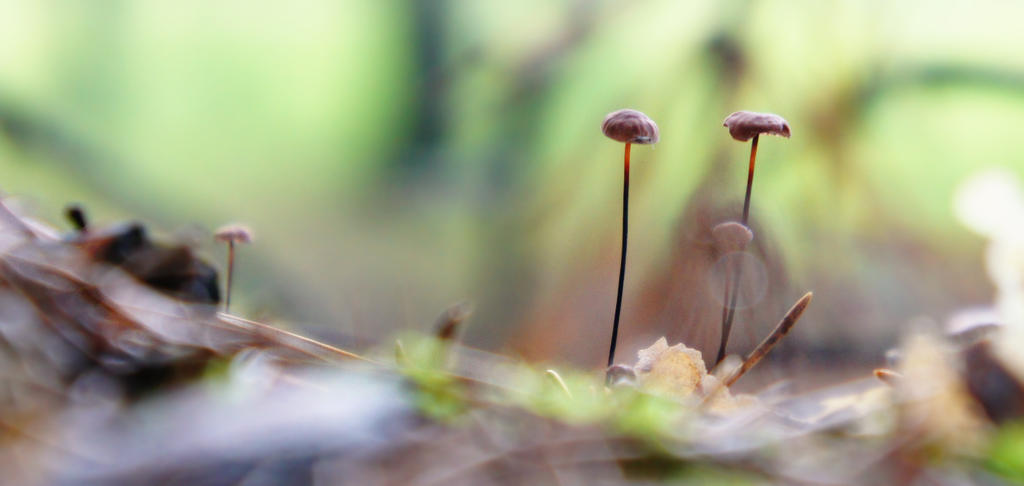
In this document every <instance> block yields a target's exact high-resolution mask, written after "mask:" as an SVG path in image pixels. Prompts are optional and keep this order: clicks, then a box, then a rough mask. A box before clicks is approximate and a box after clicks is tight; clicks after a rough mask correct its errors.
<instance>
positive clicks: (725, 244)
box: [711, 221, 754, 252]
mask: <svg viewBox="0 0 1024 486" xmlns="http://www.w3.org/2000/svg"><path fill="white" fill-rule="evenodd" d="M711 237H712V238H713V239H714V240H715V245H716V246H718V247H719V248H721V249H722V250H724V251H727V252H730V251H742V250H743V249H745V248H746V247H747V245H748V244H750V242H751V240H753V239H754V232H753V231H751V230H750V228H748V227H746V226H744V225H742V224H740V223H737V222H735V221H726V222H725V223H719V224H718V225H716V226H715V227H714V228H712V229H711Z"/></svg>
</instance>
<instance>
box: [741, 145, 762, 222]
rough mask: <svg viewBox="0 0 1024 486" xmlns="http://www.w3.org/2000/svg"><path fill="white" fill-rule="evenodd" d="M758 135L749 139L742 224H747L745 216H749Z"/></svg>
mask: <svg viewBox="0 0 1024 486" xmlns="http://www.w3.org/2000/svg"><path fill="white" fill-rule="evenodd" d="M760 137H761V136H760V135H754V138H752V139H751V140H750V166H749V167H748V168H747V195H746V196H744V198H743V226H747V218H748V217H749V216H750V190H751V189H752V188H753V187H754V162H756V161H757V139H758V138H760Z"/></svg>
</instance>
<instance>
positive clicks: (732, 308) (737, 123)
mask: <svg viewBox="0 0 1024 486" xmlns="http://www.w3.org/2000/svg"><path fill="white" fill-rule="evenodd" d="M722 126H724V127H727V128H728V129H729V135H732V138H734V139H736V140H738V141H740V142H746V141H747V140H750V141H751V142H750V166H749V167H748V168H747V192H746V195H745V196H744V197H743V218H742V219H741V223H742V224H743V226H747V222H748V219H749V216H750V191H751V189H752V188H753V186H754V163H755V161H756V160H757V141H758V139H759V138H760V136H761V134H762V133H764V134H768V135H778V136H780V137H786V138H789V136H790V130H789V123H788V122H786V120H785V119H784V118H782V117H781V116H779V115H775V114H772V113H755V112H752V111H737V112H735V113H733V114H731V115H729V116H727V117H725V121H723V122H722ZM741 268H742V267H741V266H739V265H737V266H736V268H735V270H733V275H732V278H731V279H730V278H726V281H725V286H726V292H725V298H724V299H723V304H722V305H723V306H724V307H723V309H722V340H721V342H720V343H719V346H718V357H717V358H715V364H716V365H717V364H718V363H720V362H722V359H724V358H725V346H726V345H727V344H728V343H729V332H730V330H731V329H732V320H733V316H734V314H735V313H736V297H737V293H738V291H739V283H740V269H741Z"/></svg>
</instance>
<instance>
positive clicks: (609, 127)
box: [601, 109, 658, 144]
mask: <svg viewBox="0 0 1024 486" xmlns="http://www.w3.org/2000/svg"><path fill="white" fill-rule="evenodd" d="M601 131H602V132H604V135H605V136H606V137H608V138H610V139H612V140H615V141H617V142H622V143H638V144H652V143H657V141H658V124H657V123H654V120H651V119H650V118H648V117H647V115H645V114H643V113H641V112H639V111H636V110H630V109H625V110H619V111H613V112H611V113H609V114H608V116H606V117H604V122H603V123H601Z"/></svg>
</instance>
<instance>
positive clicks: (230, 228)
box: [214, 224, 252, 313]
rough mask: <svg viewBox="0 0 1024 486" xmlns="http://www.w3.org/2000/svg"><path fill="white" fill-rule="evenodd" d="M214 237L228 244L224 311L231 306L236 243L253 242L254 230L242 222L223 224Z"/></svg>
mask: <svg viewBox="0 0 1024 486" xmlns="http://www.w3.org/2000/svg"><path fill="white" fill-rule="evenodd" d="M214 238H215V239H216V240H217V241H223V242H225V243H227V244H228V281H227V286H226V287H227V290H226V291H225V297H224V313H228V311H229V309H230V308H231V282H232V280H233V277H234V273H235V243H236V242H237V243H250V242H252V230H250V229H249V228H248V227H246V226H244V225H241V224H228V225H224V226H221V227H220V228H219V229H218V230H217V232H216V233H214Z"/></svg>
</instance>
